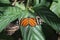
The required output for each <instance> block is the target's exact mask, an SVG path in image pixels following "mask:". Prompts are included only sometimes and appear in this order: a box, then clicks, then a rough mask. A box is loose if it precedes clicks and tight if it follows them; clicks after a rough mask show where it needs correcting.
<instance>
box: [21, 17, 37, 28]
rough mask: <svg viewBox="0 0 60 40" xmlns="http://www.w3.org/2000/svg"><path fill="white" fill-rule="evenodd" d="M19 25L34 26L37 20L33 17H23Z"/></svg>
mask: <svg viewBox="0 0 60 40" xmlns="http://www.w3.org/2000/svg"><path fill="white" fill-rule="evenodd" d="M20 25H21V26H24V27H26V26H28V25H30V26H31V27H34V26H36V25H37V22H36V19H35V18H24V19H22V20H21V22H20Z"/></svg>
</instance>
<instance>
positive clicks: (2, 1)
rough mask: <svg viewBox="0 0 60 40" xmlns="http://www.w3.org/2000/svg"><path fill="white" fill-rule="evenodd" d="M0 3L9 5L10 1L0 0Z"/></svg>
mask: <svg viewBox="0 0 60 40" xmlns="http://www.w3.org/2000/svg"><path fill="white" fill-rule="evenodd" d="M0 3H8V4H9V3H10V0H0Z"/></svg>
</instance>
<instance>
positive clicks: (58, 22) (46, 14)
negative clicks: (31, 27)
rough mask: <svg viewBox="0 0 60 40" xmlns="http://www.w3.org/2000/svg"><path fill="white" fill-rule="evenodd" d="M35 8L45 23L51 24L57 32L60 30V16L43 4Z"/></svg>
mask: <svg viewBox="0 0 60 40" xmlns="http://www.w3.org/2000/svg"><path fill="white" fill-rule="evenodd" d="M34 10H35V12H36V13H37V14H38V15H39V16H40V17H41V18H42V19H43V20H44V22H45V23H47V24H49V25H50V26H51V27H52V28H53V29H54V30H56V31H57V32H58V31H59V32H60V18H58V16H57V15H56V14H54V13H53V12H52V11H51V10H50V9H49V8H47V7H45V6H43V7H38V8H35V9H34Z"/></svg>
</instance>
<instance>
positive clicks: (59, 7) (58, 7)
mask: <svg viewBox="0 0 60 40" xmlns="http://www.w3.org/2000/svg"><path fill="white" fill-rule="evenodd" d="M50 9H51V10H52V11H53V12H54V13H55V14H57V15H58V16H59V17H60V0H57V1H56V2H53V3H52V5H51V7H50Z"/></svg>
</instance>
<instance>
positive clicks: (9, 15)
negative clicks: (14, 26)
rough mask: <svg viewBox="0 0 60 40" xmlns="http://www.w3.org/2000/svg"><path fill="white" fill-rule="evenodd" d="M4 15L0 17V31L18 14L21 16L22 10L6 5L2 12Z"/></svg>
mask: <svg viewBox="0 0 60 40" xmlns="http://www.w3.org/2000/svg"><path fill="white" fill-rule="evenodd" d="M3 14H4V15H2V16H1V17H0V32H1V31H2V30H3V29H5V28H6V26H7V25H8V24H9V23H10V22H12V21H14V20H16V19H17V18H18V17H19V16H20V17H21V16H22V15H23V14H24V12H23V11H22V10H21V9H20V8H17V7H8V8H7V9H6V10H5V11H4V12H3Z"/></svg>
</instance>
